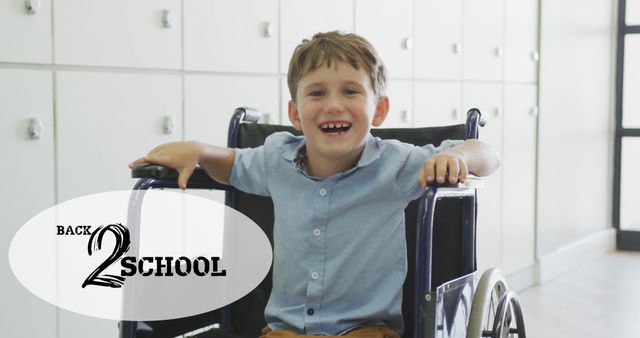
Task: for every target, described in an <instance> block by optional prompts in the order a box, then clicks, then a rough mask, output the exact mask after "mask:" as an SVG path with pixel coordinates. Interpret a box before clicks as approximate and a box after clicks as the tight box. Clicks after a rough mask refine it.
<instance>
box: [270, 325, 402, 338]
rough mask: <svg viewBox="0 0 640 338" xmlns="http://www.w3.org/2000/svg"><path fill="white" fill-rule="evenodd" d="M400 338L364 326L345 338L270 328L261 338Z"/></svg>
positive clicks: (383, 329) (378, 327) (382, 330)
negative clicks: (300, 333) (299, 333)
mask: <svg viewBox="0 0 640 338" xmlns="http://www.w3.org/2000/svg"><path fill="white" fill-rule="evenodd" d="M343 337H349V338H400V336H399V335H398V334H397V333H396V332H395V331H393V330H391V329H390V328H388V327H385V326H363V327H360V328H357V329H355V330H352V331H349V332H347V334H346V335H344V336H316V335H298V334H297V333H295V332H293V331H287V330H277V331H273V330H271V329H270V328H268V327H265V328H264V329H262V336H260V338H343Z"/></svg>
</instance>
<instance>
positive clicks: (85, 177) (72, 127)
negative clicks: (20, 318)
mask: <svg viewBox="0 0 640 338" xmlns="http://www.w3.org/2000/svg"><path fill="white" fill-rule="evenodd" d="M181 92H182V90H181V79H180V77H179V76H172V75H137V74H122V73H117V74H110V73H89V72H59V73H58V74H57V101H56V105H57V116H56V125H57V135H56V139H57V143H58V160H57V166H58V168H57V169H58V170H57V177H58V201H60V202H62V201H65V200H69V199H71V198H75V197H79V196H83V195H87V194H91V193H98V192H103V191H112V190H129V189H131V188H132V187H133V185H134V183H135V180H133V179H131V178H130V170H129V168H128V167H127V164H128V163H129V162H131V161H132V160H134V159H136V158H138V157H141V156H143V155H145V154H147V153H148V152H149V150H151V149H152V148H153V147H155V146H157V145H159V144H161V143H165V142H170V141H177V140H180V139H181V138H182V137H181V136H182V118H181V116H182V112H181V104H182V98H181ZM165 117H168V118H170V119H167V120H165ZM165 121H166V122H167V123H166V124H165ZM171 124H173V127H172V130H171V131H170V132H169V130H168V129H171ZM165 127H166V128H167V130H166V132H165ZM117 324H118V322H117V321H114V320H105V319H97V318H92V317H86V316H82V315H79V314H76V313H72V312H69V311H65V310H62V309H61V310H60V311H59V332H60V337H64V338H85V337H95V338H103V337H104V338H113V337H117V335H118V326H117Z"/></svg>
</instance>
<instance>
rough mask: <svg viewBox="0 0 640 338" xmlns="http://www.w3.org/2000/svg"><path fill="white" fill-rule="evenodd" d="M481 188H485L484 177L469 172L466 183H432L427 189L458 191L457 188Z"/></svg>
mask: <svg viewBox="0 0 640 338" xmlns="http://www.w3.org/2000/svg"><path fill="white" fill-rule="evenodd" d="M480 188H484V180H483V179H482V177H479V176H476V175H473V174H469V175H467V180H466V181H465V182H464V183H455V184H449V183H443V184H438V183H432V184H429V185H427V188H426V189H437V190H440V191H443V190H444V191H456V190H468V189H480ZM426 189H425V190H426Z"/></svg>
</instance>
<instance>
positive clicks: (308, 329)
mask: <svg viewBox="0 0 640 338" xmlns="http://www.w3.org/2000/svg"><path fill="white" fill-rule="evenodd" d="M304 142H305V141H304V138H303V137H302V136H293V135H292V134H290V133H286V132H282V133H275V134H273V135H271V136H269V137H268V138H267V139H266V141H265V144H264V146H261V147H258V148H251V149H237V151H236V155H235V162H234V165H233V170H232V173H231V177H230V183H231V184H232V185H233V186H235V187H236V188H238V189H240V190H242V191H245V192H249V193H252V194H257V195H262V196H271V198H272V199H273V204H274V214H275V221H274V230H273V231H274V249H273V250H274V256H273V257H274V258H273V289H272V291H271V296H270V298H269V302H268V304H267V307H266V309H265V317H266V320H267V323H268V325H269V327H270V328H271V329H272V330H291V331H295V332H298V333H301V334H302V333H306V334H328V335H339V334H341V333H345V332H347V331H349V330H351V329H353V328H355V327H359V326H362V325H386V326H387V327H389V328H391V329H393V330H394V331H396V332H398V333H399V334H401V333H402V331H403V322H402V285H403V283H404V279H405V276H406V273H407V249H406V243H405V229H404V208H405V207H406V206H407V204H408V203H409V202H410V201H412V200H414V199H416V198H418V197H419V196H420V195H421V193H422V188H421V187H420V186H419V184H418V173H419V170H420V168H421V166H422V164H423V163H424V161H425V160H426V159H427V158H429V157H430V156H432V155H433V154H435V153H437V152H439V151H442V150H445V149H448V148H451V147H453V146H455V145H457V144H460V143H461V141H444V142H443V143H442V144H441V145H440V146H439V147H438V148H436V147H434V146H432V145H427V146H424V147H415V146H413V145H410V144H406V143H401V142H399V141H396V140H381V139H379V138H374V137H373V136H371V135H369V136H368V138H367V140H366V143H365V147H364V150H363V152H362V155H361V156H360V159H359V161H358V163H357V165H356V166H355V167H354V168H351V169H349V170H347V171H345V172H342V173H339V174H336V175H334V176H331V177H329V178H326V179H321V178H316V177H311V176H309V175H307V173H306V172H305V171H304V170H303V171H298V170H296V168H295V165H294V163H293V160H294V158H296V155H297V154H298V151H299V150H300V149H301V148H302V146H303V145H304Z"/></svg>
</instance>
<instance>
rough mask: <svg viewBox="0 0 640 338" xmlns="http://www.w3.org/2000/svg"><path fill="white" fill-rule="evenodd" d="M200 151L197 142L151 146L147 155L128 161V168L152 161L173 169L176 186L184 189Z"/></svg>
mask: <svg viewBox="0 0 640 338" xmlns="http://www.w3.org/2000/svg"><path fill="white" fill-rule="evenodd" d="M201 152H202V147H201V145H200V144H199V143H197V142H170V143H165V144H162V145H159V146H157V147H155V148H153V149H152V150H151V151H150V152H149V154H148V155H147V156H144V157H141V158H139V159H137V160H135V161H133V162H131V163H129V168H131V169H133V168H134V167H135V166H136V165H138V164H142V163H153V164H159V165H163V166H165V167H169V168H172V169H175V170H177V171H178V174H179V175H178V186H179V187H180V189H182V190H184V189H186V188H187V181H188V180H189V177H191V175H192V174H193V171H194V170H195V168H196V165H197V164H198V161H199V159H200V154H201Z"/></svg>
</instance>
